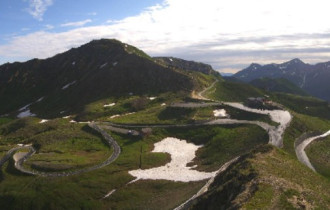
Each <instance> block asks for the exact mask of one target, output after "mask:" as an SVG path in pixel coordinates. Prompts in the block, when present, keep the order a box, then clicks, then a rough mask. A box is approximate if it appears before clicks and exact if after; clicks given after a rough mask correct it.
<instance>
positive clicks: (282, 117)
mask: <svg viewBox="0 0 330 210" xmlns="http://www.w3.org/2000/svg"><path fill="white" fill-rule="evenodd" d="M224 104H226V105H228V106H231V107H234V108H237V109H241V110H244V111H248V112H253V113H257V114H264V115H269V117H270V119H271V120H272V121H274V122H276V123H279V126H277V127H276V128H275V130H271V131H269V132H270V133H269V134H270V135H273V137H272V138H271V141H270V143H271V144H272V145H275V146H278V147H282V146H283V139H282V136H283V133H284V131H285V129H286V128H287V127H288V126H289V124H290V122H291V119H292V116H291V114H290V112H288V111H284V110H261V109H252V108H250V107H247V106H244V105H243V104H241V103H230V102H226V103H224Z"/></svg>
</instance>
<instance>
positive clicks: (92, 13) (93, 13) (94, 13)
mask: <svg viewBox="0 0 330 210" xmlns="http://www.w3.org/2000/svg"><path fill="white" fill-rule="evenodd" d="M87 15H90V16H96V15H97V12H90V13H88V14H87Z"/></svg>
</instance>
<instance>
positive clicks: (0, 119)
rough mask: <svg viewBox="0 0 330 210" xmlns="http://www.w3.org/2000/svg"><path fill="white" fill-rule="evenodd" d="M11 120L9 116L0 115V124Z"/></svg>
mask: <svg viewBox="0 0 330 210" xmlns="http://www.w3.org/2000/svg"><path fill="white" fill-rule="evenodd" d="M12 120H13V119H11V118H5V117H1V118H0V126H2V125H4V124H7V123H9V122H11V121H12Z"/></svg>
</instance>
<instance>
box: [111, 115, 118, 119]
mask: <svg viewBox="0 0 330 210" xmlns="http://www.w3.org/2000/svg"><path fill="white" fill-rule="evenodd" d="M116 117H120V114H115V115H112V116H111V117H110V119H113V118H116Z"/></svg>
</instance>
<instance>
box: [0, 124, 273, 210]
mask: <svg viewBox="0 0 330 210" xmlns="http://www.w3.org/2000/svg"><path fill="white" fill-rule="evenodd" d="M68 121H69V120H67V119H59V120H53V121H50V122H47V123H45V124H39V123H38V122H39V120H37V119H33V118H32V119H24V120H16V121H13V122H11V123H9V124H6V125H3V126H2V127H1V131H2V133H1V135H2V141H1V142H2V144H3V146H1V147H0V149H3V150H4V151H5V150H6V149H8V148H11V147H14V146H15V144H16V143H31V142H32V143H34V144H35V145H39V148H40V149H39V150H38V153H37V154H36V155H34V156H32V158H31V159H30V160H29V161H28V162H27V163H26V164H25V165H26V167H32V168H34V169H36V170H43V171H54V170H57V171H62V170H71V169H74V168H79V167H87V166H89V165H90V164H93V163H97V162H98V161H102V158H103V157H104V156H103V155H109V152H111V151H109V149H108V148H107V147H106V146H105V145H104V144H103V142H102V139H101V138H100V137H99V136H98V134H96V133H93V131H91V130H88V129H87V128H85V126H84V125H82V124H72V123H69V122H68ZM240 133H248V134H249V135H244V136H241V135H240ZM111 135H112V136H113V137H114V138H115V139H116V141H118V143H119V145H120V147H121V149H122V153H121V155H120V156H119V158H118V159H117V160H116V161H115V162H114V163H113V164H111V165H109V166H106V167H104V168H101V169H98V170H95V171H91V172H89V173H85V174H81V175H76V176H71V177H61V178H47V177H36V176H26V175H23V174H21V173H19V172H18V171H16V169H14V168H13V167H12V164H13V161H11V162H10V163H6V164H5V165H4V166H3V168H2V176H3V179H2V180H1V184H0V205H1V207H2V208H5V209H43V208H47V209H59V208H60V209H61V208H64V209H68V208H70V209H72V208H83V209H89V208H92V209H102V208H119V209H122V208H135V209H144V208H145V206H148V208H149V209H159V208H160V204H162V206H161V209H169V208H173V207H175V206H177V205H179V204H180V203H182V202H183V201H184V200H186V199H188V198H189V197H191V196H192V195H193V194H194V193H196V192H197V191H198V190H199V189H200V187H201V186H202V185H203V184H204V183H205V182H193V183H180V182H170V181H139V182H136V183H134V184H131V185H128V186H127V185H126V184H127V183H128V182H129V181H131V180H133V179H134V178H133V177H132V176H130V175H129V174H128V173H127V172H128V171H129V170H133V169H137V168H139V167H140V166H141V168H143V169H146V168H152V167H156V166H161V165H164V164H165V163H166V162H168V161H170V158H169V156H168V154H165V153H151V152H150V151H151V150H152V149H153V144H154V143H155V142H157V141H160V140H161V139H163V138H165V137H168V136H173V137H178V138H182V139H186V140H188V141H190V142H194V143H196V144H198V145H199V144H204V145H205V146H204V147H203V148H202V149H200V150H198V153H197V158H196V159H195V161H194V163H193V164H197V165H198V169H199V170H209V171H213V170H217V169H218V168H219V167H220V166H221V165H222V164H223V163H224V162H226V161H228V160H229V159H231V158H233V157H234V156H237V155H238V154H241V153H246V152H249V151H250V150H252V149H253V148H254V147H256V146H257V145H260V144H265V143H267V140H266V139H267V138H266V136H267V134H266V133H265V132H264V131H263V130H262V129H260V128H258V127H256V126H252V125H250V126H208V127H195V128H184V129H174V128H173V129H153V132H152V134H151V135H150V136H147V137H145V138H141V137H133V136H129V135H122V134H120V135H119V134H116V133H111ZM233 142H235V144H233ZM10 145H11V146H10ZM246 145H248V146H246ZM8 146H9V147H8ZM219 151H220V152H219ZM86 157H88V158H86ZM140 157H141V161H142V162H140ZM58 163H66V164H63V165H65V166H66V168H63V167H59V164H58ZM61 165H62V164H61ZM63 165H62V166H63ZM73 166H74V168H72V167H73ZM113 189H117V191H116V192H115V193H114V194H113V195H112V196H110V197H109V198H106V199H102V197H103V196H105V195H106V194H107V193H108V192H110V191H111V190H113ZM173 196H174V197H175V199H173ZM36 198H37V199H36Z"/></svg>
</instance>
